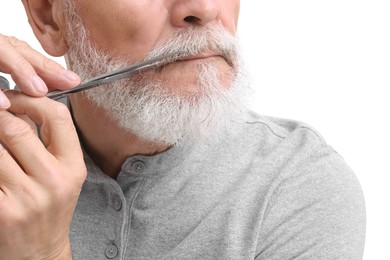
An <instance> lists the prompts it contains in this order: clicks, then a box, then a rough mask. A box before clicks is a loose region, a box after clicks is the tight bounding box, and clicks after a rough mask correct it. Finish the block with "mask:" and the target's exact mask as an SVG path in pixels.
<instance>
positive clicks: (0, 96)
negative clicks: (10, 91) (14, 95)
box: [0, 91, 11, 109]
mask: <svg viewBox="0 0 390 260" xmlns="http://www.w3.org/2000/svg"><path fill="white" fill-rule="evenodd" d="M10 106H11V103H10V102H9V100H8V98H7V97H6V96H5V95H4V93H3V92H2V91H0V108H1V109H7V108H9V107H10Z"/></svg>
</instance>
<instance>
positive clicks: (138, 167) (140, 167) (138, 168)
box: [131, 161, 145, 173]
mask: <svg viewBox="0 0 390 260" xmlns="http://www.w3.org/2000/svg"><path fill="white" fill-rule="evenodd" d="M131 169H132V170H133V171H135V172H136V173H142V172H143V171H144V170H145V163H144V162H142V161H135V162H133V164H132V165H131Z"/></svg>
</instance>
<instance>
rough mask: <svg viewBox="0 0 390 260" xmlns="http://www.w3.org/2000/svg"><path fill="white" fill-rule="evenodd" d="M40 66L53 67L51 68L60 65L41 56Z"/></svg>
mask: <svg viewBox="0 0 390 260" xmlns="http://www.w3.org/2000/svg"><path fill="white" fill-rule="evenodd" d="M42 57H43V58H42V66H43V67H44V68H46V69H53V68H58V67H60V65H59V64H58V63H56V62H55V61H54V60H52V59H49V58H47V57H45V56H42Z"/></svg>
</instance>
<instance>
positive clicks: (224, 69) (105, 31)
mask: <svg viewBox="0 0 390 260" xmlns="http://www.w3.org/2000/svg"><path fill="white" fill-rule="evenodd" d="M74 1H75V4H76V5H77V10H78V12H79V15H80V16H81V17H82V20H83V23H84V25H85V27H86V29H87V30H88V32H89V34H90V37H91V40H93V42H94V43H95V46H96V47H98V48H101V49H103V50H104V51H105V52H107V53H109V54H110V55H113V56H114V57H131V58H132V59H133V60H130V61H129V63H130V62H135V61H139V60H142V59H144V58H145V56H146V55H147V54H148V53H149V52H150V51H151V50H152V48H153V47H154V46H155V45H156V44H158V43H161V42H165V41H167V40H168V39H169V38H170V37H171V35H172V34H173V33H175V32H177V31H180V30H185V29H186V28H188V27H199V28H200V27H214V26H216V25H219V26H223V27H224V28H225V29H226V30H227V31H228V32H229V33H231V34H232V35H235V32H236V28H237V21H238V13H239V6H240V1H239V0H157V1H156V0H112V1H103V0H74ZM200 63H213V64H215V65H216V66H217V67H218V70H219V71H220V75H222V76H223V79H221V80H223V81H225V82H224V83H225V85H229V83H230V82H229V81H230V80H231V78H229V76H228V75H230V74H231V70H232V68H231V65H229V64H227V62H226V60H225V59H224V57H221V56H220V53H217V52H216V51H215V50H211V51H208V50H205V51H203V52H201V53H199V54H198V55H196V56H193V57H191V58H190V59H189V60H186V61H182V62H178V63H174V64H171V65H169V66H166V67H165V68H164V71H163V72H162V73H161V74H160V75H159V76H160V77H162V79H163V80H164V81H166V82H167V81H168V82H167V84H168V85H169V86H170V87H171V89H172V90H174V91H175V92H177V93H182V92H183V91H184V92H185V91H187V90H188V89H187V90H186V89H185V86H186V85H187V84H186V83H191V82H194V81H195V80H196V75H195V74H196V73H195V71H196V66H197V65H198V64H200ZM183 75H185V76H183Z"/></svg>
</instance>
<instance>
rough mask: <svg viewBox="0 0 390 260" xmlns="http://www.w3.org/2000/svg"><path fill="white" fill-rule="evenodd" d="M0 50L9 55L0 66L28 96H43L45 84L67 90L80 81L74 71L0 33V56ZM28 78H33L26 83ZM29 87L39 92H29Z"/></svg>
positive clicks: (45, 89) (45, 88)
mask: <svg viewBox="0 0 390 260" xmlns="http://www.w3.org/2000/svg"><path fill="white" fill-rule="evenodd" d="M2 53H7V54H8V56H4V59H2V60H1V61H0V69H1V70H3V71H4V72H7V73H10V74H11V76H12V78H13V79H14V81H15V83H16V84H17V85H18V86H19V88H20V89H21V90H22V91H23V92H25V93H26V94H28V95H32V96H42V95H43V94H42V93H44V94H45V93H46V92H47V88H48V87H49V88H50V89H69V88H72V87H74V86H77V85H78V84H80V77H79V76H78V75H77V74H75V73H73V72H71V71H69V70H66V69H64V68H63V67H62V66H61V65H60V64H58V63H56V62H54V61H53V60H50V59H48V58H47V57H45V56H44V55H42V54H40V53H39V52H37V51H35V50H34V49H32V48H31V47H30V46H29V45H28V44H27V43H26V42H24V41H21V40H18V39H17V38H15V37H8V36H3V35H0V55H1V54H2ZM0 57H1V56H0ZM38 75H39V76H38ZM29 78H30V79H31V78H32V80H31V82H30V84H27V83H29V82H28V81H29V80H28V79H29ZM42 79H43V80H42ZM26 82H27V83H26ZM45 82H46V83H45ZM47 86H48V87H47ZM31 88H35V90H36V91H37V92H38V93H34V91H31ZM33 90H34V89H33Z"/></svg>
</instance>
